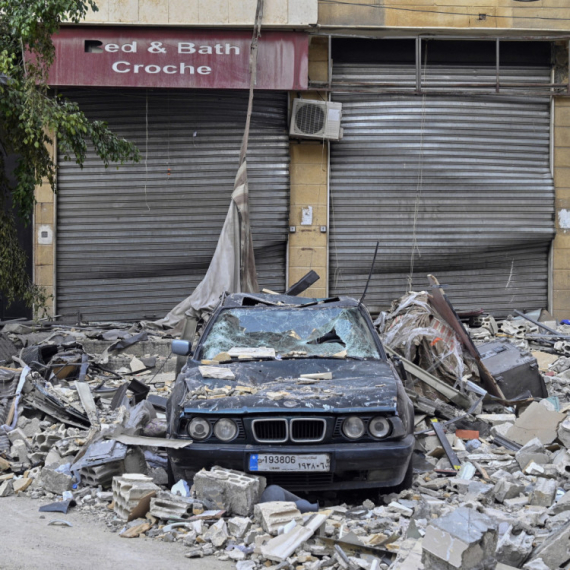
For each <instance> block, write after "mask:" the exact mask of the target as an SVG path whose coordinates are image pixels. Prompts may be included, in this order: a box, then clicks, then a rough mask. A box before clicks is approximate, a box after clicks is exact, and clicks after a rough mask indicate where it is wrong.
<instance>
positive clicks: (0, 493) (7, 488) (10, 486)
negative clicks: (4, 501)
mask: <svg viewBox="0 0 570 570" xmlns="http://www.w3.org/2000/svg"><path fill="white" fill-rule="evenodd" d="M13 494H14V483H13V480H12V479H8V480H7V481H4V482H3V483H2V484H1V485H0V497H9V496H10V495H13Z"/></svg>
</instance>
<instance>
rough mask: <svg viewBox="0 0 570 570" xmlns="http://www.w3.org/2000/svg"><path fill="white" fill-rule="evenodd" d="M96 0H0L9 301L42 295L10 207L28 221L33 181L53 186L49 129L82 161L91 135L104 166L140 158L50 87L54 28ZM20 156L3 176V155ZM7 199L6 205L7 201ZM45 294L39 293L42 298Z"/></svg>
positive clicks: (1, 258) (2, 200)
mask: <svg viewBox="0 0 570 570" xmlns="http://www.w3.org/2000/svg"><path fill="white" fill-rule="evenodd" d="M89 7H91V8H93V9H94V10H96V9H97V8H96V5H95V3H94V0H25V1H24V0H0V74H3V76H5V84H4V85H0V144H1V145H2V147H3V148H2V152H0V213H1V215H0V263H1V265H0V295H2V296H3V297H5V298H6V299H7V300H8V301H9V302H11V301H13V300H15V299H18V298H19V299H23V300H24V301H26V303H27V304H28V305H32V304H34V303H35V304H36V305H37V304H38V303H41V302H42V299H41V297H42V294H41V291H40V290H39V289H38V288H37V287H35V286H34V285H33V284H32V283H30V281H29V279H28V278H27V276H26V273H25V254H24V252H23V251H22V250H21V249H20V247H19V246H18V242H17V239H16V234H15V222H14V215H13V214H12V213H10V212H7V213H2V212H3V211H4V210H5V209H7V208H13V210H14V212H17V215H18V216H20V217H21V218H22V219H23V220H25V221H27V222H29V220H30V219H31V217H32V214H33V210H34V204H35V199H34V188H35V186H36V185H39V184H41V183H42V181H47V183H48V184H49V185H50V186H51V188H52V190H55V180H56V168H55V165H54V164H53V161H52V157H51V155H50V151H49V148H48V147H49V146H50V145H52V144H53V140H52V136H55V137H57V144H58V149H59V152H60V153H61V154H62V155H63V157H64V159H65V160H70V159H74V160H75V162H76V163H77V164H79V165H80V166H82V165H83V163H84V161H85V157H86V153H87V144H88V142H91V144H92V145H93V147H94V149H95V151H96V153H97V154H98V156H99V157H100V158H101V160H102V161H103V163H104V164H105V166H108V165H109V164H110V163H119V164H122V163H124V162H126V161H138V160H139V152H138V150H137V148H136V147H135V146H134V145H133V144H132V143H130V142H128V141H126V140H125V139H121V138H119V137H117V136H115V135H114V134H113V133H112V132H111V131H110V130H109V128H108V127H107V124H106V123H104V122H101V121H89V120H88V119H87V117H85V115H84V114H83V113H82V112H81V110H80V109H79V107H78V105H77V104H75V103H73V102H71V101H67V100H65V99H64V98H62V97H54V96H51V95H50V92H49V87H48V85H47V71H48V69H49V67H50V65H51V64H52V63H53V61H54V54H55V52H54V46H53V42H52V39H51V37H52V35H53V34H55V33H57V31H58V29H59V26H60V24H61V22H62V21H66V22H74V23H78V22H80V21H81V20H82V18H83V17H84V16H85V14H86V13H87V10H88V8H89ZM7 154H16V155H17V156H18V157H19V160H18V163H17V166H16V169H15V172H14V175H15V182H12V183H11V182H10V180H8V178H7V176H6V173H5V168H4V158H5V156H6V155H7ZM8 205H9V206H8ZM44 301H45V299H44Z"/></svg>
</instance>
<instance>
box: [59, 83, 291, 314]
mask: <svg viewBox="0 0 570 570" xmlns="http://www.w3.org/2000/svg"><path fill="white" fill-rule="evenodd" d="M64 94H65V95H66V96H67V97H68V98H70V99H72V100H75V101H77V102H79V104H80V106H81V108H82V109H83V110H84V111H85V113H86V114H87V115H88V116H89V117H90V118H91V119H100V120H105V121H107V122H108V123H109V125H110V127H111V128H112V129H113V130H114V131H115V132H116V133H117V134H119V135H120V136H123V137H125V138H127V139H128V140H131V141H133V142H135V143H136V144H137V145H138V147H139V149H140V151H141V155H142V160H141V162H140V163H138V164H127V165H123V166H121V167H120V168H119V169H118V170H117V169H116V168H115V167H109V168H108V169H105V168H104V166H103V165H102V163H101V161H100V160H99V159H98V158H97V157H96V156H95V154H94V152H93V150H92V149H90V150H89V154H88V158H87V160H86V162H85V166H84V168H83V169H82V170H81V169H79V168H78V167H77V165H75V163H73V162H66V161H64V160H63V157H62V155H61V153H60V156H59V173H58V191H59V195H58V227H57V311H58V313H59V314H62V315H66V316H69V315H75V314H76V313H77V312H78V311H79V312H80V313H81V314H82V316H83V319H85V320H90V321H96V320H108V319H115V320H118V319H141V318H150V317H162V316H164V315H165V314H166V313H167V312H168V311H169V310H170V309H171V308H172V307H174V306H175V305H176V304H177V303H178V302H179V301H181V300H182V299H184V298H185V297H186V296H187V295H189V294H190V293H191V292H192V291H193V289H194V288H195V287H196V285H198V283H199V282H200V280H201V279H202V278H203V276H204V275H205V273H206V270H207V268H208V266H209V263H210V260H211V257H212V255H213V253H214V250H215V247H216V243H217V240H218V236H219V233H220V230H221V228H222V225H223V222H224V219H225V216H226V213H227V211H228V207H229V200H230V195H231V192H232V190H233V183H234V177H235V174H236V172H237V167H238V162H239V149H240V144H241V139H242V134H243V129H244V126H245V115H246V109H247V92H241V91H237V92H236V91H208V90H202V91H168V90H164V91H148V93H146V92H145V91H144V90H139V91H128V90H106V91H98V90H97V91H95V90H87V91H67V92H64ZM147 106H148V114H147ZM147 124H148V129H147ZM250 137H251V138H250V143H249V151H248V166H249V171H248V172H249V180H250V211H251V219H252V227H253V240H254V248H255V255H256V262H257V270H258V276H259V283H260V286H261V287H268V288H270V289H273V290H277V291H280V290H284V288H285V259H286V243H287V230H288V216H289V139H288V134H287V95H286V94H285V93H275V92H271V93H269V92H258V93H256V94H255V98H254V111H253V116H252V127H251V135H250ZM147 148H148V154H147V152H146V150H147Z"/></svg>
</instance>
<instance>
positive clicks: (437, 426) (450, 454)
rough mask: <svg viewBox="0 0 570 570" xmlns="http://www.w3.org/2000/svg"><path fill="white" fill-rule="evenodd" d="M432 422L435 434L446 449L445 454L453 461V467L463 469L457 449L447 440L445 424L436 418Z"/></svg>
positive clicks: (450, 461) (457, 469)
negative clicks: (452, 447) (454, 449)
mask: <svg viewBox="0 0 570 570" xmlns="http://www.w3.org/2000/svg"><path fill="white" fill-rule="evenodd" d="M431 422H432V425H433V431H435V435H437V438H438V439H439V442H440V443H441V447H443V450H444V451H445V454H446V455H447V458H448V459H449V463H451V466H452V467H453V469H455V470H456V471H459V470H460V469H461V461H459V457H457V454H456V453H455V451H453V449H451V445H450V444H449V441H447V438H446V437H445V431H444V430H443V426H442V425H441V424H440V423H439V422H438V421H437V420H435V419H434V420H431Z"/></svg>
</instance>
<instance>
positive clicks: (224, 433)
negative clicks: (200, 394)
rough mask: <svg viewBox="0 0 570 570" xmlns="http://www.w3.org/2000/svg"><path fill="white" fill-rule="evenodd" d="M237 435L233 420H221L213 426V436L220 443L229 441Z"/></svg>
mask: <svg viewBox="0 0 570 570" xmlns="http://www.w3.org/2000/svg"><path fill="white" fill-rule="evenodd" d="M236 434H237V425H236V423H235V422H234V421H233V420H228V419H227V418H222V419H221V420H218V421H217V422H216V425H215V426H214V435H215V436H216V437H217V438H218V439H221V440H222V441H230V440H231V439H233V438H234V437H235V436H236Z"/></svg>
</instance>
